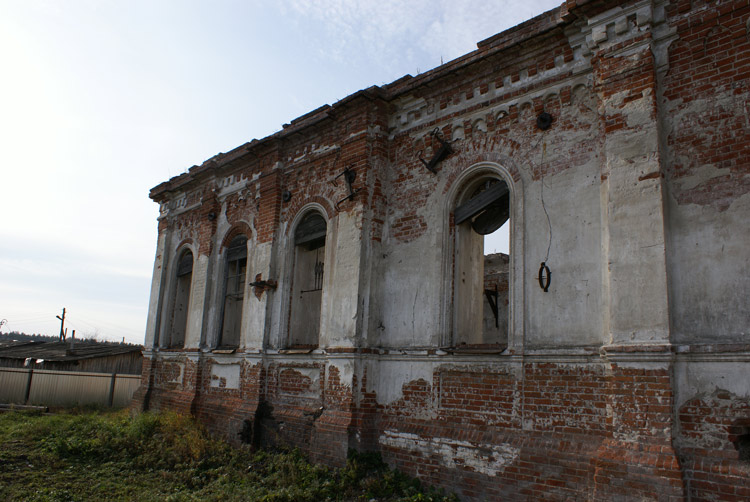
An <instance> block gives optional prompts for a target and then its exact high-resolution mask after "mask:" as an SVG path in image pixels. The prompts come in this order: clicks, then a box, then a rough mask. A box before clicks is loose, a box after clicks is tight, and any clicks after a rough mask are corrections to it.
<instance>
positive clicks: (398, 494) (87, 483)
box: [0, 411, 457, 502]
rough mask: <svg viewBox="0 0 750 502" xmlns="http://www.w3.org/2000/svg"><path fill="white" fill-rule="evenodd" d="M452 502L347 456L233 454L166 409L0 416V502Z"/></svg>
mask: <svg viewBox="0 0 750 502" xmlns="http://www.w3.org/2000/svg"><path fill="white" fill-rule="evenodd" d="M372 499H375V500H378V501H397V500H399V501H413V502H417V501H425V502H427V501H451V500H457V499H456V498H455V497H453V496H449V497H446V496H445V495H444V494H443V493H442V492H438V491H435V490H431V489H425V488H423V487H422V486H420V484H419V482H418V481H416V480H413V479H411V478H408V477H407V476H405V475H403V474H401V473H400V472H398V471H395V470H391V469H389V468H388V467H387V466H386V465H385V464H384V463H383V462H382V461H381V459H380V457H379V456H377V455H374V454H352V455H351V456H350V458H349V460H348V462H347V465H346V467H345V468H343V469H329V468H326V467H323V466H319V465H312V464H310V463H309V462H307V461H306V460H305V458H304V457H303V456H302V454H301V453H300V452H298V451H288V452H269V451H255V452H253V451H251V450H250V449H249V448H234V447H231V446H230V445H228V444H227V443H224V442H222V441H219V440H215V439H212V438H211V437H209V436H208V435H207V434H206V433H205V431H204V430H203V429H202V428H201V427H200V426H199V425H198V424H196V423H195V421H194V420H192V419H191V418H190V417H186V416H182V415H177V414H174V413H161V414H152V413H143V414H140V415H137V416H136V417H130V416H129V415H128V414H127V413H126V412H124V411H121V412H101V411H78V412H76V411H73V412H65V413H60V414H57V415H42V414H39V413H30V412H11V413H4V414H0V500H27V501H34V502H36V501H39V502H41V501H56V502H58V501H59V502H63V501H65V502H68V501H87V500H91V501H94V500H95V501H101V500H137V501H157V500H159V501H162V500H167V501H190V500H196V501H198V500H200V501H212V500H213V501H222V502H227V501H235V500H248V501H262V502H287V501H288V502H304V501H310V502H319V501H325V500H341V501H357V500H363V501H370V500H372Z"/></svg>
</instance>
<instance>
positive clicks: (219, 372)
mask: <svg viewBox="0 0 750 502" xmlns="http://www.w3.org/2000/svg"><path fill="white" fill-rule="evenodd" d="M211 387H215V388H221V389H239V388H240V365H239V364H213V365H211Z"/></svg>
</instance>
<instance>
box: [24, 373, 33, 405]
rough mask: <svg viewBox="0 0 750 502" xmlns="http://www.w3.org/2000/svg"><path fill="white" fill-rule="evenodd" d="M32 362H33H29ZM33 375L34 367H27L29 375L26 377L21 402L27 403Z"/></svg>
mask: <svg viewBox="0 0 750 502" xmlns="http://www.w3.org/2000/svg"><path fill="white" fill-rule="evenodd" d="M31 364H34V363H31ZM33 375H34V368H29V377H28V378H27V379H26V395H25V396H24V398H23V404H29V396H30V395H31V377H32V376H33Z"/></svg>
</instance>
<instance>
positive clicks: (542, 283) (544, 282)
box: [539, 262, 552, 293]
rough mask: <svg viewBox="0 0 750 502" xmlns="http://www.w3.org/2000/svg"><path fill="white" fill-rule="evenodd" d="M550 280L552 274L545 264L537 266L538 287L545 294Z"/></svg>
mask: <svg viewBox="0 0 750 502" xmlns="http://www.w3.org/2000/svg"><path fill="white" fill-rule="evenodd" d="M551 280H552V272H550V270H549V267H548V266H547V264H546V263H545V262H542V264H541V265H540V266H539V287H540V288H542V289H543V290H544V292H545V293H547V292H548V291H549V283H550V281H551Z"/></svg>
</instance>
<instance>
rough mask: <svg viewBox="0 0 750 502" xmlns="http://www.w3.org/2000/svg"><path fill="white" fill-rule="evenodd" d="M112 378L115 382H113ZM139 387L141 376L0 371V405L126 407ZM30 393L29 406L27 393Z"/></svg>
mask: <svg viewBox="0 0 750 502" xmlns="http://www.w3.org/2000/svg"><path fill="white" fill-rule="evenodd" d="M113 378H114V381H113ZM140 383H141V377H140V375H112V374H111V373H88V372H86V373H84V372H78V371H54V370H34V371H33V373H32V379H31V387H30V388H29V387H28V385H29V370H28V369H19V368H0V403H12V404H33V405H40V406H76V405H85V404H99V405H102V406H108V405H110V403H111V405H112V406H116V407H123V406H127V405H128V403H129V402H130V399H131V398H132V397H133V393H135V391H136V390H137V389H138V387H139V385H140ZM27 389H28V391H29V398H28V403H26V402H25V401H26V392H27Z"/></svg>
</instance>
